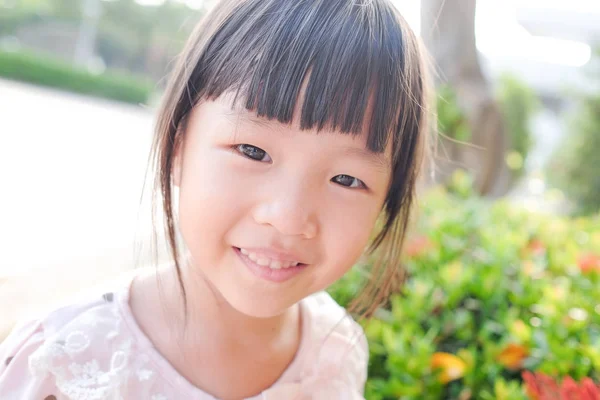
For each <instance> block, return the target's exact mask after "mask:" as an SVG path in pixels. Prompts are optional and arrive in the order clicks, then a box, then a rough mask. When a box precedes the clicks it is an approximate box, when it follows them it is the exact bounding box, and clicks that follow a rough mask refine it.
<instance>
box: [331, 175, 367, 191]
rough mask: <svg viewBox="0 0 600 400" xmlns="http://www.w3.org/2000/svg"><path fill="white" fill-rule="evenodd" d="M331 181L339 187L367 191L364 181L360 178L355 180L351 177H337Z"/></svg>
mask: <svg viewBox="0 0 600 400" xmlns="http://www.w3.org/2000/svg"><path fill="white" fill-rule="evenodd" d="M331 180H332V181H333V182H335V183H337V184H339V185H342V186H345V187H348V188H358V189H366V188H367V185H365V183H364V182H363V181H361V180H360V179H358V178H355V177H353V176H350V175H336V176H334V177H333V178H331Z"/></svg>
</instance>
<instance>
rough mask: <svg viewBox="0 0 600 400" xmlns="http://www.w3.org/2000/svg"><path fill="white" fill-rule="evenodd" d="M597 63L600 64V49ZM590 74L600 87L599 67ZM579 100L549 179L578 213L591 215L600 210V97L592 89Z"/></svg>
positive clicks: (550, 168)
mask: <svg viewBox="0 0 600 400" xmlns="http://www.w3.org/2000/svg"><path fill="white" fill-rule="evenodd" d="M594 61H595V62H596V65H598V64H600V50H598V51H597V55H596V57H595V59H594ZM591 64H592V65H594V63H593V62H592V63H591ZM590 73H591V79H592V80H593V82H592V83H591V84H590V87H592V88H593V87H595V86H594V85H596V86H597V85H600V68H598V69H597V70H596V71H590ZM577 100H578V101H577V107H576V111H575V113H574V115H573V116H572V117H571V120H570V125H569V129H568V134H567V135H565V138H564V143H563V144H562V145H561V146H559V148H558V149H557V151H556V154H555V155H554V157H552V162H551V163H550V164H549V167H548V169H549V172H548V177H549V180H550V182H551V183H552V184H553V185H555V186H557V187H558V188H560V189H562V190H563V191H564V192H566V193H567V196H568V197H569V198H570V199H571V200H573V202H574V203H575V210H574V211H575V212H576V213H578V214H590V213H596V212H598V211H600V173H599V172H598V160H599V159H600V156H599V154H600V94H598V92H597V91H593V90H592V91H591V92H590V93H589V94H583V95H581V96H580V98H579V99H577Z"/></svg>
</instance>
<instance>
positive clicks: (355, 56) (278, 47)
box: [187, 0, 408, 152]
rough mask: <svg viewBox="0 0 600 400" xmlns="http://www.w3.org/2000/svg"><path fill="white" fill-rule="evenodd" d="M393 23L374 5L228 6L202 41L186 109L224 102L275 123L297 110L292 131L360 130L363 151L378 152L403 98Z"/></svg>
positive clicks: (329, 0)
mask: <svg viewBox="0 0 600 400" xmlns="http://www.w3.org/2000/svg"><path fill="white" fill-rule="evenodd" d="M398 18H399V17H398V15H397V14H396V13H395V12H394V11H393V10H392V9H391V8H390V6H389V4H388V3H387V2H383V1H377V0H373V1H369V0H361V1H352V0H293V1H290V0H246V1H241V2H238V4H237V5H236V6H235V7H234V8H233V10H232V12H230V13H229V15H228V16H227V17H226V18H225V19H224V20H223V22H222V23H221V24H220V26H219V27H218V28H217V29H216V30H215V32H214V34H213V35H212V37H211V38H205V40H206V45H205V46H204V49H203V50H202V51H201V52H200V53H199V54H197V56H198V58H197V59H196V60H194V61H196V62H195V63H194V70H193V71H192V72H191V75H190V77H189V80H188V81H187V82H188V87H187V92H188V93H187V95H188V96H189V97H188V99H193V102H194V104H195V103H197V101H198V100H200V99H202V98H209V99H214V98H217V97H219V96H220V95H222V94H224V93H227V92H234V93H235V94H236V99H237V102H239V104H245V107H246V108H247V109H248V110H251V111H253V112H256V114H257V115H258V116H260V117H265V118H268V119H276V120H278V121H279V122H282V123H291V122H292V120H293V118H294V110H296V109H297V107H296V106H297V102H299V101H302V104H301V107H300V108H299V110H301V111H300V113H301V115H300V116H299V117H300V118H299V119H300V125H301V129H313V128H316V129H317V130H322V129H331V130H335V131H340V132H343V133H351V134H359V133H360V132H362V131H363V130H364V128H365V127H368V134H369V137H368V142H367V143H368V148H369V149H370V150H372V151H374V152H381V151H383V150H384V149H385V146H386V144H387V143H388V138H389V137H390V135H394V133H397V132H398V131H399V129H400V125H401V122H400V119H399V116H400V111H401V108H402V103H405V102H404V101H402V98H403V97H408V96H407V93H406V89H407V82H406V76H407V74H406V73H405V51H406V49H405V43H404V40H403V39H404V38H403V36H404V34H403V32H402V28H401V26H402V25H403V24H401V23H400V22H399V21H398ZM301 90H302V91H304V93H303V94H302V95H301ZM366 118H368V120H367V121H365V119H366Z"/></svg>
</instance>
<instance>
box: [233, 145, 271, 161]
mask: <svg viewBox="0 0 600 400" xmlns="http://www.w3.org/2000/svg"><path fill="white" fill-rule="evenodd" d="M234 148H235V150H237V151H238V152H239V153H241V154H242V155H243V156H244V157H248V158H249V159H251V160H254V161H262V162H271V161H273V160H271V157H270V156H269V155H268V154H267V152H266V151H264V150H263V149H261V148H260V147H256V146H252V145H251V144H238V145H236V146H235V147H234Z"/></svg>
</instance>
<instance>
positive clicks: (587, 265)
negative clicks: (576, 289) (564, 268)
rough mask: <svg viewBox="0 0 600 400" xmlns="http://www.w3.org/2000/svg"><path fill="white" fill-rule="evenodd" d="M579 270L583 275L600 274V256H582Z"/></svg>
mask: <svg viewBox="0 0 600 400" xmlns="http://www.w3.org/2000/svg"><path fill="white" fill-rule="evenodd" d="M577 265H578V266H579V270H580V271H581V273H583V274H588V273H590V272H592V271H597V272H600V256H597V255H596V254H593V253H586V254H582V255H581V256H580V257H579V260H577Z"/></svg>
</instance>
